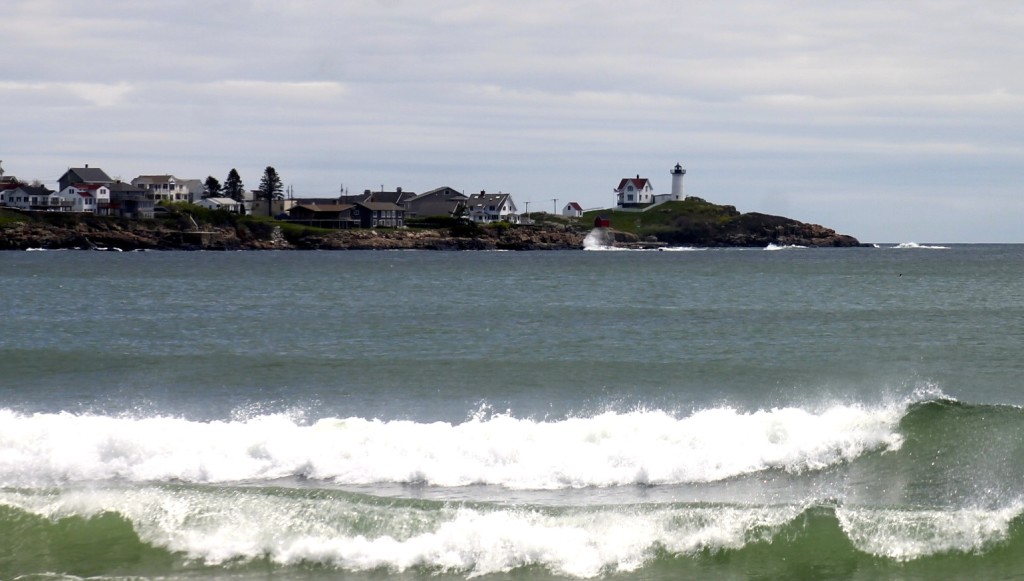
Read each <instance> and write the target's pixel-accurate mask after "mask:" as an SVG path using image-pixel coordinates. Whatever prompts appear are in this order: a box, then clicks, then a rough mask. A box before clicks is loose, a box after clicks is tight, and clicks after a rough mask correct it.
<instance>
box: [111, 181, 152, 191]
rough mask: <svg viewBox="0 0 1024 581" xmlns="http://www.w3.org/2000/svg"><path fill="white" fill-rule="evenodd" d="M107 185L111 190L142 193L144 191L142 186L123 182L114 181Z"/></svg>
mask: <svg viewBox="0 0 1024 581" xmlns="http://www.w3.org/2000/svg"><path fill="white" fill-rule="evenodd" d="M107 187H108V188H110V191H111V192H134V193H144V192H145V191H146V190H145V189H144V188H140V187H139V186H133V185H131V184H128V183H125V182H114V183H112V184H109V185H107Z"/></svg>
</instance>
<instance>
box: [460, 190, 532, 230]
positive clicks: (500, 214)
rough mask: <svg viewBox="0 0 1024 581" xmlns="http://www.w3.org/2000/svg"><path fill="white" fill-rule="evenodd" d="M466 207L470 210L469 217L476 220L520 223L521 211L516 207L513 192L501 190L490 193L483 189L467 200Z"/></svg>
mask: <svg viewBox="0 0 1024 581" xmlns="http://www.w3.org/2000/svg"><path fill="white" fill-rule="evenodd" d="M466 209H467V210H468V212H469V219H470V220H472V221H474V222H482V223H489V222H509V223H510V224H518V223H519V211H518V210H517V209H516V204H515V202H513V201H512V194H505V193H501V192H499V193H497V194H488V193H487V192H486V191H481V192H480V193H479V194H473V195H472V196H470V197H469V199H468V200H466Z"/></svg>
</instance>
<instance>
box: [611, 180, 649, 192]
mask: <svg viewBox="0 0 1024 581" xmlns="http://www.w3.org/2000/svg"><path fill="white" fill-rule="evenodd" d="M629 182H633V187H635V188H636V189H638V190H642V189H644V188H645V187H647V185H648V180H647V178H642V177H640V176H637V177H635V178H622V181H620V182H619V187H617V188H615V190H616V191H619V192H621V191H622V190H624V189H626V184H627V183H629Z"/></svg>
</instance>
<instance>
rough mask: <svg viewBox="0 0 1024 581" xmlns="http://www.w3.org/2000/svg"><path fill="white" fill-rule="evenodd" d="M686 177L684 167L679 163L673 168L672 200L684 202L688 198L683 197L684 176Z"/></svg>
mask: <svg viewBox="0 0 1024 581" xmlns="http://www.w3.org/2000/svg"><path fill="white" fill-rule="evenodd" d="M684 175H686V170H685V169H683V166H681V165H679V164H678V163H677V164H676V166H675V167H674V168H672V199H673V200H678V201H683V200H685V199H686V196H684V195H683V176H684Z"/></svg>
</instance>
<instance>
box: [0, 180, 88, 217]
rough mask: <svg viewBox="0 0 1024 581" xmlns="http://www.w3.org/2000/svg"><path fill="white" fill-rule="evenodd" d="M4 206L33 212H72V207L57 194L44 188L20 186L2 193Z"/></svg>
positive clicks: (0, 196) (0, 195) (1, 198)
mask: <svg viewBox="0 0 1024 581" xmlns="http://www.w3.org/2000/svg"><path fill="white" fill-rule="evenodd" d="M0 200H2V203H3V205H5V206H7V207H9V208H17V209H19V210H28V211H32V212H70V211H71V206H70V204H69V203H68V202H65V201H63V200H62V199H61V197H60V196H58V195H57V192H54V191H53V190H51V189H49V188H46V187H43V186H30V185H27V184H18V186H17V187H15V188H13V189H8V190H4V191H2V192H0Z"/></svg>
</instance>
